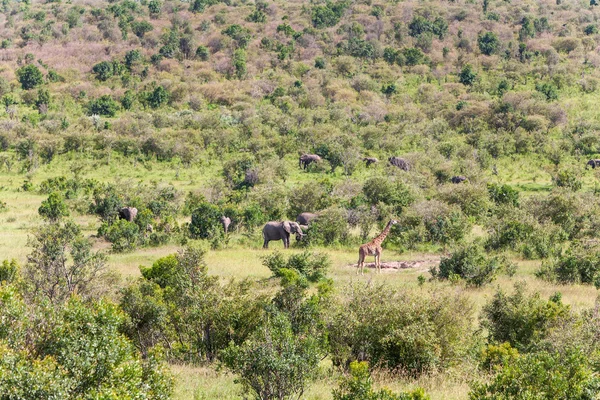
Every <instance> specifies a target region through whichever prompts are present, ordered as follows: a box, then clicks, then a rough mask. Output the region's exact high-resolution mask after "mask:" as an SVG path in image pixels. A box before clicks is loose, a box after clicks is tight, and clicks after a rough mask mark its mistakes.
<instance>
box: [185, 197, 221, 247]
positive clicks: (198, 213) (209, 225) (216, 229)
mask: <svg viewBox="0 0 600 400" xmlns="http://www.w3.org/2000/svg"><path fill="white" fill-rule="evenodd" d="M221 216H222V212H221V209H220V208H219V207H218V206H216V205H214V204H212V203H208V202H204V203H201V204H200V205H199V206H198V207H197V208H196V209H195V210H194V212H193V213H192V220H191V222H190V226H189V231H190V235H191V236H192V237H193V238H199V239H209V238H213V237H214V236H215V235H219V233H220V232H221V231H222V227H221V222H220V220H219V219H220V218H221Z"/></svg>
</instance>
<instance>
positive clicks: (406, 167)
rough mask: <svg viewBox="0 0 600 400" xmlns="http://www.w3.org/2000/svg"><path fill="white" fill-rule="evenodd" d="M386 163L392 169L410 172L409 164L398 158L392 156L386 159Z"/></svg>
mask: <svg viewBox="0 0 600 400" xmlns="http://www.w3.org/2000/svg"><path fill="white" fill-rule="evenodd" d="M388 161H389V162H390V164H392V165H393V166H394V167H398V168H400V169H401V170H404V171H409V170H410V164H409V163H408V161H406V160H405V159H404V158H400V157H396V156H394V157H390V158H388Z"/></svg>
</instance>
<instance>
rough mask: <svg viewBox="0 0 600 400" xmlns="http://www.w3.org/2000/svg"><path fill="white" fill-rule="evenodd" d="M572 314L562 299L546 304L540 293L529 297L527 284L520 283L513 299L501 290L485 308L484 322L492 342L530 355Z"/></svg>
mask: <svg viewBox="0 0 600 400" xmlns="http://www.w3.org/2000/svg"><path fill="white" fill-rule="evenodd" d="M570 314H571V311H570V308H569V306H568V305H565V304H563V303H562V302H561V301H560V299H559V298H558V297H553V298H551V299H550V300H548V301H546V300H543V299H542V298H541V296H540V294H539V293H533V294H531V295H528V294H527V293H526V286H525V284H524V283H517V284H515V290H514V293H513V294H511V295H508V294H506V293H505V292H504V291H502V290H498V291H497V292H496V294H495V295H494V298H493V299H492V300H490V302H489V303H487V304H486V305H485V306H484V307H483V312H482V317H481V318H482V325H483V326H484V327H485V328H486V329H487V330H488V332H489V340H490V342H495V343H503V342H507V343H509V344H510V345H511V346H512V347H514V348H516V349H517V350H519V351H527V350H530V349H532V348H535V346H536V345H537V344H538V343H539V342H540V341H541V340H542V339H544V338H545V337H546V336H547V335H548V333H549V332H550V331H551V329H552V328H554V327H557V326H560V325H561V324H562V323H563V322H564V321H565V320H566V319H568V318H569V317H570Z"/></svg>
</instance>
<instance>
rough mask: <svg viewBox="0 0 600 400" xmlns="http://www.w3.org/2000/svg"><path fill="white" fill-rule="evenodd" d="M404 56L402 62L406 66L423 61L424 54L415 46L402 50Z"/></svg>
mask: <svg viewBox="0 0 600 400" xmlns="http://www.w3.org/2000/svg"><path fill="white" fill-rule="evenodd" d="M402 55H403V56H404V63H405V64H406V65H408V66H414V65H419V64H422V63H424V61H425V55H424V54H423V52H422V51H421V50H419V49H417V48H414V47H411V48H407V49H404V50H402Z"/></svg>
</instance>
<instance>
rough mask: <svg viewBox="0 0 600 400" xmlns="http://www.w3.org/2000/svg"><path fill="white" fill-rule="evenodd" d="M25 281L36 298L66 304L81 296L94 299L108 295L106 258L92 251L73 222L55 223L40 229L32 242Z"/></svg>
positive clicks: (25, 271)
mask: <svg viewBox="0 0 600 400" xmlns="http://www.w3.org/2000/svg"><path fill="white" fill-rule="evenodd" d="M29 246H31V248H32V251H31V253H30V254H29V255H28V256H27V264H26V265H25V269H24V271H23V275H24V277H25V278H26V279H27V282H28V283H29V284H30V285H31V287H32V291H31V293H32V294H36V295H41V296H44V297H46V298H47V299H48V300H50V301H52V302H54V303H63V302H65V301H67V300H68V298H69V297H70V296H71V295H73V294H74V293H77V294H78V295H79V296H80V297H82V298H93V297H96V296H98V295H99V294H102V293H104V292H106V290H107V288H106V287H104V284H103V282H104V281H105V280H106V277H107V275H106V256H105V255H104V254H102V253H100V252H93V251H92V244H91V243H90V242H89V240H88V239H87V238H85V237H84V236H83V234H82V232H81V228H80V227H79V226H77V225H76V224H75V223H73V222H71V221H66V222H64V223H63V222H55V223H50V224H47V225H44V226H42V227H40V228H38V229H36V230H35V231H34V233H33V235H32V237H31V238H30V240H29Z"/></svg>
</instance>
